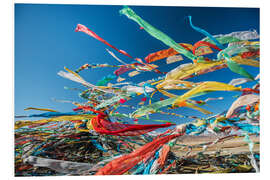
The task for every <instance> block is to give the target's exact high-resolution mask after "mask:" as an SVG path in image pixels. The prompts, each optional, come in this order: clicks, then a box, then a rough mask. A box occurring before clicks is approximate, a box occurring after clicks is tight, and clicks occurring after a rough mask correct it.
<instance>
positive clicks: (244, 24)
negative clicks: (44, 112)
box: [15, 4, 260, 122]
mask: <svg viewBox="0 0 270 180" xmlns="http://www.w3.org/2000/svg"><path fill="white" fill-rule="evenodd" d="M130 7H131V8H132V9H133V10H134V11H135V12H136V13H137V14H138V15H139V16H141V17H142V18H143V19H144V20H146V21H148V22H149V23H150V24H152V25H153V26H155V27H156V28H158V29H159V30H161V31H163V32H164V33H166V34H167V35H169V36H170V37H171V38H173V39H174V40H175V41H176V42H184V43H191V44H193V43H195V42H197V41H198V40H201V39H202V38H204V36H203V35H202V34H199V33H198V32H196V31H194V30H193V29H192V28H191V27H190V25H189V23H188V20H187V18H186V17H187V16H188V15H191V16H192V17H193V24H194V25H196V26H199V27H201V28H203V29H205V30H207V31H208V32H209V33H211V34H213V35H214V34H226V33H230V32H233V31H242V30H250V29H255V30H257V31H258V32H260V31H259V9H256V8H206V7H203V8H202V7H153V6H130ZM121 8H122V6H108V5H107V6H93V5H45V4H44V5H43V4H39V5H35V4H16V5H15V115H25V114H32V113H39V112H38V111H24V110H23V109H24V108H27V107H41V108H52V109H55V110H58V111H61V112H69V111H72V108H74V106H73V105H71V104H66V103H58V102H54V101H52V100H51V98H56V99H65V100H72V101H79V102H82V101H83V100H82V99H80V98H79V97H78V92H76V91H70V90H65V89H64V86H67V87H77V88H83V87H82V86H80V85H79V84H77V83H75V82H72V81H69V80H67V79H64V78H62V77H60V76H58V75H57V72H58V71H60V70H63V67H64V66H66V67H68V68H70V69H72V70H75V69H77V68H79V67H80V66H81V65H83V64H85V63H100V64H101V63H108V64H119V63H118V62H117V61H116V60H114V59H113V58H112V57H111V56H110V55H109V54H108V53H107V52H106V51H105V48H109V47H107V46H106V45H104V44H102V43H101V42H99V41H97V40H95V39H93V38H92V37H89V36H88V35H86V34H84V33H82V32H75V31H74V30H75V28H76V25H77V24H78V23H80V24H83V25H85V26H87V27H88V28H90V29H91V30H93V31H94V32H96V33H97V34H98V35H99V36H101V37H102V38H104V39H105V40H107V41H108V42H110V43H111V44H113V45H114V46H116V47H118V48H119V49H123V50H125V51H126V52H128V53H129V54H131V55H132V56H134V57H139V58H144V57H145V56H147V55H148V54H149V53H152V52H155V51H158V50H161V49H167V48H168V47H167V46H166V45H164V44H163V43H162V42H160V41H159V40H157V39H155V38H153V37H151V36H150V35H149V34H148V33H146V32H145V31H144V30H140V29H139V26H138V25H137V24H136V23H134V22H133V21H131V20H129V19H128V18H126V17H125V16H121V15H120V14H119V10H120V9H121ZM112 51H113V50H112ZM113 52H115V51H113ZM115 54H116V55H117V56H118V57H119V58H120V59H122V60H123V61H125V62H127V63H128V62H130V59H128V58H126V57H125V56H122V55H121V54H118V53H117V52H115ZM187 62H190V60H185V61H182V62H177V63H173V64H170V65H166V62H165V60H160V61H158V62H157V63H156V64H157V65H159V66H162V67H161V68H159V69H160V70H161V71H166V72H168V71H170V70H171V69H173V68H175V67H177V66H178V65H180V64H182V63H187ZM244 68H246V69H247V70H248V71H249V72H250V73H251V74H252V75H254V76H256V75H257V74H258V72H259V69H258V68H253V67H248V66H244ZM113 70H115V69H111V68H103V69H94V70H84V71H83V72H81V73H80V74H81V76H82V77H83V78H85V79H86V80H87V81H88V82H90V83H93V84H95V83H96V82H97V81H98V80H99V79H101V78H102V77H103V76H106V75H108V74H111V73H112V71H113ZM146 76H147V78H146ZM153 77H158V74H156V73H144V74H140V75H137V76H136V77H134V78H129V80H131V81H133V82H135V83H137V82H140V81H144V80H146V79H150V78H153ZM237 77H240V76H239V75H237V74H235V73H233V72H231V71H230V70H228V69H223V70H219V71H216V72H212V73H208V74H205V75H202V76H199V77H196V78H192V79H190V80H191V81H196V82H198V81H205V80H213V81H219V82H226V83H228V82H229V81H230V80H231V79H233V78H237ZM251 84H252V83H247V85H249V86H250V85H251ZM179 93H180V94H181V93H182V92H179ZM237 94H239V93H238V92H215V93H211V94H209V95H206V96H203V97H200V98H197V99H206V98H207V97H219V96H223V97H224V98H225V99H224V100H223V101H213V102H209V106H208V107H207V106H205V108H206V109H208V110H210V111H213V112H215V113H218V112H221V111H223V110H225V109H227V108H229V106H230V104H231V103H232V102H233V100H235V99H233V98H231V97H232V96H233V95H237ZM140 98H141V97H138V98H137V99H138V100H139V99H140ZM123 112H126V111H125V110H123ZM174 112H178V113H180V114H185V115H198V116H201V117H204V115H203V114H201V113H199V112H196V111H193V110H190V109H186V108H181V109H178V110H174ZM153 117H154V118H163V119H164V116H163V117H161V116H160V115H155V116H153ZM174 120H175V121H176V122H181V121H180V120H179V119H176V118H174Z"/></svg>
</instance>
